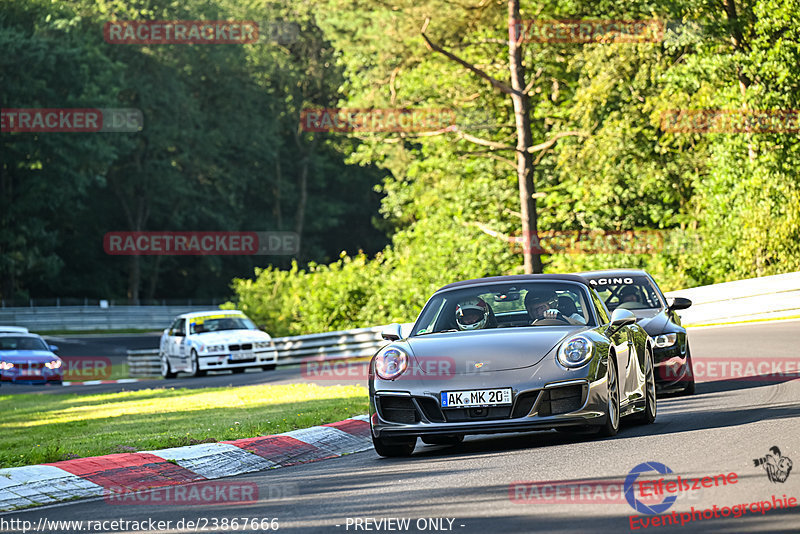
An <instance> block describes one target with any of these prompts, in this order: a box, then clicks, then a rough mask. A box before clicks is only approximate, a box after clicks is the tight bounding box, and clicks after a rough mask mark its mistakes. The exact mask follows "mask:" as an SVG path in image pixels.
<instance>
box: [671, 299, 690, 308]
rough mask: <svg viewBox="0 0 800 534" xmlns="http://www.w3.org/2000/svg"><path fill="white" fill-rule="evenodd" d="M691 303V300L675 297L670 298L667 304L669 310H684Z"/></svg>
mask: <svg viewBox="0 0 800 534" xmlns="http://www.w3.org/2000/svg"><path fill="white" fill-rule="evenodd" d="M691 305H692V301H691V300H689V299H685V298H683V297H675V298H674V299H672V304H670V305H669V309H670V310H685V309H686V308H688V307H689V306H691Z"/></svg>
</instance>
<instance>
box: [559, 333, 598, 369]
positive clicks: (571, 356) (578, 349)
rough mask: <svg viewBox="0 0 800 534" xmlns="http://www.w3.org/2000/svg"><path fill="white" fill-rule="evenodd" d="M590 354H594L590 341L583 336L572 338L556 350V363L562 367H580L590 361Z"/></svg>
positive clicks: (592, 344)
mask: <svg viewBox="0 0 800 534" xmlns="http://www.w3.org/2000/svg"><path fill="white" fill-rule="evenodd" d="M592 354H594V343H592V340H591V339H589V338H587V337H583V336H578V337H573V338H572V339H570V340H568V341H567V342H565V343H563V344H562V345H561V347H560V348H559V349H558V361H559V363H560V364H561V365H563V366H564V367H570V368H572V367H580V366H582V365H585V364H586V363H587V362H588V361H589V360H591V359H592Z"/></svg>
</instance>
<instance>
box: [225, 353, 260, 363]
mask: <svg viewBox="0 0 800 534" xmlns="http://www.w3.org/2000/svg"><path fill="white" fill-rule="evenodd" d="M253 358H255V356H254V355H253V353H252V352H239V353H234V354H231V360H234V361H235V360H252V359H253Z"/></svg>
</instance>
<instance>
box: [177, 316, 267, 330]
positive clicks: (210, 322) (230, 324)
mask: <svg viewBox="0 0 800 534" xmlns="http://www.w3.org/2000/svg"><path fill="white" fill-rule="evenodd" d="M255 329H256V325H255V324H253V321H251V320H250V319H248V318H247V317H241V316H238V315H225V316H212V317H195V318H194V319H191V320H190V322H189V332H190V333H191V334H205V333H207V332H220V331H222V330H255Z"/></svg>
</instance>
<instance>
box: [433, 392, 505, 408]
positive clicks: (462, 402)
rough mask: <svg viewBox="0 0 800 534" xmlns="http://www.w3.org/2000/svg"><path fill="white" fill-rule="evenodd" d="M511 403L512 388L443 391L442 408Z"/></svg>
mask: <svg viewBox="0 0 800 534" xmlns="http://www.w3.org/2000/svg"><path fill="white" fill-rule="evenodd" d="M504 404H511V388H501V389H470V390H466V391H442V408H463V407H465V406H502V405H504Z"/></svg>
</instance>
